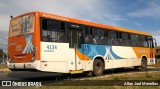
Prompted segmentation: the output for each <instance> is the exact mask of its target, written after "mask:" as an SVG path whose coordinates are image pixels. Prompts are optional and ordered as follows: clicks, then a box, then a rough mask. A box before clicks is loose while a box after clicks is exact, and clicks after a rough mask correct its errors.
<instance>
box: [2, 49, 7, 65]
mask: <svg viewBox="0 0 160 89" xmlns="http://www.w3.org/2000/svg"><path fill="white" fill-rule="evenodd" d="M6 58H7V54H6V53H5V52H3V50H2V49H0V63H1V62H2V61H3V59H4V60H6Z"/></svg>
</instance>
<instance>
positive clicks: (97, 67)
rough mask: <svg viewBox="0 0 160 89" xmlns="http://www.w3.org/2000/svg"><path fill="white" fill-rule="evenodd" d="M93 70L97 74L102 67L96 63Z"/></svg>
mask: <svg viewBox="0 0 160 89" xmlns="http://www.w3.org/2000/svg"><path fill="white" fill-rule="evenodd" d="M95 69H96V72H97V73H100V72H101V71H102V65H101V64H100V63H97V64H96V66H95Z"/></svg>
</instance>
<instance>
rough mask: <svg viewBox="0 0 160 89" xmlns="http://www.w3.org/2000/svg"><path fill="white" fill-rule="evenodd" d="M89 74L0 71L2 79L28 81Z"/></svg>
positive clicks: (109, 71)
mask: <svg viewBox="0 0 160 89" xmlns="http://www.w3.org/2000/svg"><path fill="white" fill-rule="evenodd" d="M147 71H148V72H152V71H160V68H154V67H149V68H148V69H147ZM134 72H141V71H139V70H134V69H133V68H125V69H112V70H106V71H104V74H103V76H106V75H111V74H123V73H134ZM85 77H87V76H85V75H82V74H76V75H70V74H60V73H46V72H30V71H14V72H9V73H0V80H26V81H56V80H59V79H60V80H65V79H79V78H85Z"/></svg>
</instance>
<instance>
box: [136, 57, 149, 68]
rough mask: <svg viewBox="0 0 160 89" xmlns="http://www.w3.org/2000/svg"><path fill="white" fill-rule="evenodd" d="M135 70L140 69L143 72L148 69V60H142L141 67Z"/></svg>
mask: <svg viewBox="0 0 160 89" xmlns="http://www.w3.org/2000/svg"><path fill="white" fill-rule="evenodd" d="M134 68H135V69H139V70H141V71H144V70H146V69H147V60H146V59H145V58H142V60H141V66H136V67H134Z"/></svg>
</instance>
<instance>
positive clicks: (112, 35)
mask: <svg viewBox="0 0 160 89" xmlns="http://www.w3.org/2000/svg"><path fill="white" fill-rule="evenodd" d="M108 44H109V45H120V44H119V40H118V32H117V31H112V30H110V31H109V41H108Z"/></svg>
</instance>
